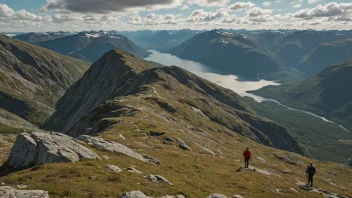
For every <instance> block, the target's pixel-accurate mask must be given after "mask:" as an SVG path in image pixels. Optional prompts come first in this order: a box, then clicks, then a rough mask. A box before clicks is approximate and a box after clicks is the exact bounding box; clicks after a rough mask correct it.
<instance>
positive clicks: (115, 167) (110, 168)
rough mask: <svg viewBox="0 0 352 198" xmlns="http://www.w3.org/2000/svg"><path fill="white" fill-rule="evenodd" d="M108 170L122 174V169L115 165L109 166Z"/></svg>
mask: <svg viewBox="0 0 352 198" xmlns="http://www.w3.org/2000/svg"><path fill="white" fill-rule="evenodd" d="M106 168H107V169H109V170H111V171H114V172H118V173H119V172H122V169H121V168H120V167H118V166H115V165H107V166H106Z"/></svg>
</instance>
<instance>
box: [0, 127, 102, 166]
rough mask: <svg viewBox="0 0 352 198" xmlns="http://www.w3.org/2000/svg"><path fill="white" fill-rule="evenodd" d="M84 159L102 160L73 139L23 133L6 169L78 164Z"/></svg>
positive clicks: (16, 143) (18, 137) (57, 134)
mask: <svg viewBox="0 0 352 198" xmlns="http://www.w3.org/2000/svg"><path fill="white" fill-rule="evenodd" d="M83 159H100V158H99V156H98V155H97V154H96V153H95V152H93V151H92V150H90V149H88V148H86V147H84V146H82V145H81V144H79V143H77V142H76V141H75V140H74V139H72V138H71V137H68V136H66V135H64V134H61V133H54V132H44V131H40V132H32V133H22V134H19V135H18V136H17V138H16V142H15V144H14V146H13V147H12V150H11V153H10V156H9V158H8V160H7V162H6V163H5V167H9V168H12V169H21V168H25V167H30V166H35V165H41V164H47V163H55V162H76V161H79V160H83Z"/></svg>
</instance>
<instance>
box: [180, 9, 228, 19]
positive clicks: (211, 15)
mask: <svg viewBox="0 0 352 198" xmlns="http://www.w3.org/2000/svg"><path fill="white" fill-rule="evenodd" d="M227 16H229V14H228V12H227V9H225V8H221V9H219V10H217V11H216V12H206V11H204V10H203V9H200V10H194V11H193V12H192V13H191V15H190V16H189V17H188V18H187V20H186V21H188V22H210V21H215V20H219V21H220V20H224V19H225V18H226V17H227Z"/></svg>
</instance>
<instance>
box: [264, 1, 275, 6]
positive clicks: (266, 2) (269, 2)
mask: <svg viewBox="0 0 352 198" xmlns="http://www.w3.org/2000/svg"><path fill="white" fill-rule="evenodd" d="M262 4H263V6H271V4H273V2H271V1H265V2H263V3H262Z"/></svg>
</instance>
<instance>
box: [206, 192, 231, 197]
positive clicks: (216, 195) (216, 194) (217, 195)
mask: <svg viewBox="0 0 352 198" xmlns="http://www.w3.org/2000/svg"><path fill="white" fill-rule="evenodd" d="M207 198H227V196H225V195H223V194H219V193H213V194H211V195H209V196H208V197H207Z"/></svg>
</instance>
